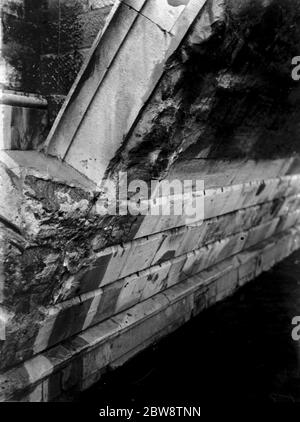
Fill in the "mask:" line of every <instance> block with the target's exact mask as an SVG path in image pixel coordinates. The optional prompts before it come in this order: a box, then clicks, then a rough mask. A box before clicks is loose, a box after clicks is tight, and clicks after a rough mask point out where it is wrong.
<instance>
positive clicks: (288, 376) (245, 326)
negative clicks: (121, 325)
mask: <svg viewBox="0 0 300 422" xmlns="http://www.w3.org/2000/svg"><path fill="white" fill-rule="evenodd" d="M297 315H300V251H298V252H296V253H294V254H293V255H292V256H291V257H289V258H288V259H286V260H285V261H283V262H282V263H280V264H279V265H277V266H276V267H275V268H274V269H273V270H271V271H269V272H268V273H265V274H263V275H262V276H260V277H259V278H258V279H257V280H255V281H253V282H252V283H250V284H248V285H247V286H245V287H244V288H242V289H241V290H240V291H239V292H237V293H236V294H235V295H234V296H233V297H231V298H229V299H227V300H226V301H224V302H223V303H221V304H218V305H216V306H214V307H213V308H211V309H210V310H208V311H206V312H204V313H203V314H202V315H200V316H199V317H197V318H195V319H194V320H193V321H191V322H190V323H188V324H186V325H185V326H184V327H182V328H181V329H179V330H178V331H176V332H175V333H174V334H172V335H170V336H169V337H168V338H167V339H164V340H162V341H161V342H160V343H159V344H157V345H156V346H155V347H152V348H151V349H150V350H147V351H146V352H143V353H142V354H140V355H139V356H137V357H136V358H134V359H133V360H131V361H130V362H129V363H127V364H126V365H125V366H124V367H122V368H121V369H119V370H117V371H115V372H112V373H109V374H108V375H106V376H104V377H103V381H101V382H99V383H98V384H97V385H96V386H94V387H93V388H92V389H90V390H88V391H87V392H85V393H83V394H82V395H81V396H80V397H79V398H78V401H79V402H95V401H97V402H101V403H107V402H110V401H111V400H112V398H114V399H116V400H117V399H118V398H119V399H122V400H126V401H129V402H136V401H139V400H141V401H143V402H144V403H145V401H148V402H149V403H151V400H153V399H158V400H160V399H163V400H168V399H171V400H181V402H182V401H183V400H185V399H187V400H192V399H194V400H197V402H200V403H204V404H205V403H208V402H211V401H214V402H215V403H218V401H219V400H220V401H221V400H222V401H224V400H230V401H232V400H234V401H237V402H238V401H251V402H257V403H258V402H259V403H260V402H262V403H266V404H268V403H294V402H297V403H300V364H299V363H300V360H299V359H300V341H299V342H296V341H294V340H293V339H292V337H291V332H292V329H293V326H292V324H291V321H292V319H293V317H294V316H297Z"/></svg>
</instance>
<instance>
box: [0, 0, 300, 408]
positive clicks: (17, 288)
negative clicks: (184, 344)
mask: <svg viewBox="0 0 300 422" xmlns="http://www.w3.org/2000/svg"><path fill="white" fill-rule="evenodd" d="M1 4H2V9H1V18H2V63H1V78H2V80H1V83H2V87H3V89H2V96H1V100H0V102H1V104H0V107H1V124H2V127H1V134H2V136H1V139H0V193H1V202H0V257H1V261H0V400H2V401H56V400H63V399H64V397H67V396H70V395H72V394H73V393H75V392H78V391H83V390H86V389H87V388H89V387H90V386H92V385H93V384H94V383H95V382H97V381H98V380H99V379H100V378H101V376H102V375H103V374H104V373H105V372H106V371H107V370H108V369H112V368H117V367H119V366H121V365H122V364H123V363H124V362H126V361H128V360H129V359H130V358H131V357H133V356H134V355H136V354H137V353H138V352H140V351H141V350H143V349H145V348H147V347H148V346H150V345H151V344H153V343H154V342H156V341H157V340H159V339H160V338H162V337H164V336H166V335H168V334H169V333H171V332H173V331H174V330H176V329H177V328H178V327H180V326H181V325H183V324H184V323H185V322H187V321H188V320H189V319H191V318H192V317H193V316H195V315H197V314H199V313H200V312H202V311H203V310H204V309H206V308H208V307H210V306H212V305H214V304H215V303H217V302H219V301H221V300H222V299H224V298H226V297H227V296H229V295H231V294H232V293H233V292H235V291H236V290H237V289H238V288H239V287H241V286H243V285H244V284H246V283H248V282H250V281H251V280H253V279H254V278H256V277H257V276H258V275H259V274H261V273H262V272H264V271H266V270H269V269H270V268H271V267H272V266H273V265H274V264H275V263H277V262H279V261H281V260H282V259H283V258H285V257H287V256H288V255H290V254H291V253H292V252H293V251H295V250H297V249H299V248H300V209H299V205H300V165H299V152H300V143H299V136H300V126H299V122H300V82H298V81H297V80H296V79H297V78H295V77H293V74H295V72H293V71H294V70H295V69H294V68H293V63H295V61H294V58H296V57H297V56H299V55H300V27H299V25H298V22H299V19H300V1H299V0H268V1H266V0H255V1H253V0H122V1H120V0H114V1H113V0H73V1H69V0H60V1H58V0H43V1H35V0H29V1H26V0H3V1H2V3H1ZM299 61H300V60H299ZM299 79H300V78H299ZM125 182H126V183H125ZM124 186H125V187H126V189H125V190H124V189H123V188H124ZM153 186H156V187H157V186H164V188H166V187H168V188H169V190H168V189H165V190H164V189H151V188H152V187H153ZM184 186H189V190H188V195H186V191H184V190H180V189H183V187H184ZM112 187H113V188H112ZM127 187H128V189H127ZM114 188H115V189H114ZM177 189H179V195H178V190H177ZM124 192H125V193H124ZM121 193H122V195H121ZM178 201H179V203H180V212H172V210H174V209H175V208H176V206H175V205H176V204H177V205H178ZM165 203H168V204H171V207H170V212H166V213H161V212H160V211H161V207H160V204H165ZM124 204H125V205H124ZM128 204H134V207H133V208H134V210H133V211H135V212H129V211H128V209H127V205H128ZM151 204H152V205H153V204H154V206H153V207H152V208H151ZM124 206H125V208H124ZM124 209H125V211H124ZM189 209H192V211H193V212H194V214H195V215H192V216H191V215H189V214H188V210H189ZM145 210H146V212H145ZM149 210H150V211H149ZM188 217H189V218H188Z"/></svg>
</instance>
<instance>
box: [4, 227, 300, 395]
mask: <svg viewBox="0 0 300 422" xmlns="http://www.w3.org/2000/svg"><path fill="white" fill-rule="evenodd" d="M278 241H279V242H280V243H281V246H282V248H281V249H280V250H279V249H278V248H277V246H276V243H277V242H278ZM299 247H300V232H299V226H298V229H296V228H294V229H291V230H289V231H287V232H285V233H282V234H279V235H277V236H275V237H274V238H273V240H272V239H271V241H270V239H268V240H267V241H266V242H262V243H260V244H259V245H256V246H255V248H254V249H250V250H248V251H245V252H242V253H240V254H238V255H236V256H235V257H234V258H233V259H229V260H227V261H224V262H223V263H222V264H220V265H219V266H216V267H215V268H213V269H212V270H211V271H208V270H206V271H203V272H201V273H200V274H198V275H197V276H193V277H190V278H189V279H188V280H186V281H185V282H183V283H180V284H179V285H177V286H175V287H172V288H170V289H167V290H166V291H165V292H164V293H160V294H158V295H156V296H154V297H153V298H151V299H148V300H147V301H146V302H144V303H142V304H138V305H136V306H134V307H133V308H131V310H130V311H129V310H128V311H124V312H123V313H121V314H119V315H118V316H117V317H114V318H112V319H109V320H107V321H104V322H102V323H100V324H99V325H97V326H95V327H92V328H90V329H88V330H86V331H85V332H84V333H82V334H81V335H79V336H77V337H74V338H73V339H71V340H68V341H66V342H63V343H62V344H61V345H59V346H57V347H55V348H53V349H50V350H49V351H46V352H44V353H43V354H41V355H38V356H36V357H34V358H33V359H31V360H30V361H28V362H26V363H24V364H23V365H21V366H19V367H16V368H13V369H11V370H10V371H8V372H6V373H4V374H2V375H1V378H0V379H1V381H0V385H1V387H2V389H0V397H1V400H2V401H3V400H6V401H9V400H14V399H16V397H17V398H18V401H20V400H24V401H30V400H31V399H32V397H34V399H36V397H40V400H41V401H43V400H44V401H47V400H48V399H49V397H51V399H52V400H55V399H58V398H59V396H61V395H62V394H63V393H64V389H65V388H67V386H68V383H69V385H71V386H72V389H73V391H74V389H75V390H80V389H82V388H87V387H89V386H90V385H91V382H93V380H96V379H99V375H98V376H97V374H99V373H102V372H103V371H104V370H105V369H107V368H108V367H109V366H110V365H111V366H112V367H115V366H118V365H119V364H122V363H123V362H124V360H126V359H128V358H129V357H130V356H133V355H134V354H135V353H137V352H138V351H140V350H142V349H143V348H144V347H146V346H147V345H149V338H151V339H152V341H153V340H154V339H155V340H157V339H158V338H160V337H162V336H164V335H166V334H167V333H168V332H170V331H172V330H174V329H175V328H176V327H177V326H179V325H181V324H183V323H184V321H187V320H188V319H189V318H190V317H191V315H196V314H198V313H199V312H201V311H202V310H203V309H205V308H206V307H208V306H211V305H212V304H213V303H216V302H217V301H219V300H221V299H223V298H224V297H226V296H228V295H229V294H231V293H232V292H233V291H234V290H235V289H236V288H237V287H238V286H239V285H242V284H244V283H245V282H246V281H249V280H250V279H251V278H252V277H253V276H254V275H255V276H256V275H258V274H259V273H260V272H262V271H264V270H266V269H267V267H268V266H265V265H264V262H265V260H266V261H268V262H270V259H271V261H273V262H278V261H279V260H280V259H282V258H283V257H284V256H287V255H289V254H290V253H291V252H292V251H294V250H296V249H297V248H299ZM236 269H237V270H238V271H236ZM230 274H231V275H232V277H231V276H230ZM126 333H128V335H127V334H126ZM148 334H150V335H148ZM122 338H124V339H126V338H127V340H126V341H124V342H122ZM122 357H123V359H122ZM59 379H60V381H59ZM52 383H53V386H54V385H55V388H54V387H52ZM41 384H42V387H39V385H41ZM39 388H41V389H42V393H43V394H41V395H39V393H38V392H39ZM51 390H52V392H54V391H55V393H52V396H49V395H47V394H46V392H49V391H51ZM33 393H35V394H34V395H33Z"/></svg>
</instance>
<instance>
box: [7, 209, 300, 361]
mask: <svg viewBox="0 0 300 422" xmlns="http://www.w3.org/2000/svg"><path fill="white" fill-rule="evenodd" d="M299 220H300V213H299V211H296V212H294V213H293V214H291V215H288V216H284V217H281V218H280V217H277V218H273V219H272V220H271V221H269V222H266V223H263V224H261V225H259V226H257V227H252V228H251V229H250V230H249V231H248V232H244V233H238V234H237V235H233V236H231V237H229V238H224V239H222V240H221V241H218V242H216V243H211V244H209V245H208V246H205V247H202V248H200V249H198V250H195V251H194V252H191V253H187V254H185V255H182V256H179V257H178V258H175V259H171V260H168V261H166V262H164V263H162V264H160V265H156V266H154V267H151V268H150V269H146V270H144V271H141V272H139V273H137V274H134V275H132V276H129V277H126V278H124V279H121V280H118V281H115V282H111V283H110V284H108V285H106V286H102V288H101V289H98V290H96V291H94V292H90V293H87V294H83V295H81V296H80V297H76V298H74V299H71V300H69V301H66V302H63V303H61V304H58V305H56V306H55V307H52V308H49V309H47V310H46V313H45V315H44V316H43V317H42V318H41V320H40V322H39V323H38V325H37V324H36V323H33V324H35V325H36V328H35V330H33V331H31V335H33V337H32V338H31V337H30V335H29V336H28V334H27V338H26V337H24V338H23V345H22V344H19V345H18V348H19V355H22V353H23V355H24V356H29V355H28V353H31V354H35V353H38V352H41V351H43V350H45V349H47V348H49V347H51V346H53V345H55V344H57V343H59V342H61V341H62V340H64V339H67V338H68V337H70V336H72V335H74V334H76V333H78V332H80V331H82V330H85V329H86V328H88V327H89V326H92V325H95V324H97V323H99V322H100V321H103V320H105V319H107V318H109V317H111V316H113V315H116V314H118V313H120V312H121V311H123V310H124V309H128V308H130V307H132V306H134V305H136V304H137V303H142V302H144V301H145V300H147V299H149V298H150V297H152V296H154V295H156V294H158V293H160V292H163V291H164V290H166V289H168V288H170V287H173V286H174V285H175V284H178V283H180V282H182V281H184V280H186V279H188V278H189V277H192V276H194V275H195V274H198V273H200V272H203V271H204V270H205V269H207V268H210V270H208V273H209V272H211V271H212V272H214V271H216V270H217V269H218V268H219V266H218V264H219V263H220V262H221V261H223V260H225V259H228V257H230V256H234V255H237V254H239V253H240V252H241V251H242V250H243V249H245V248H250V247H252V246H254V245H256V244H259V243H260V242H262V241H263V240H264V239H268V238H270V237H271V236H273V235H274V234H275V233H280V230H288V229H289V228H290V227H292V226H294V225H296V224H297V223H298V222H299ZM282 223H283V224H282ZM227 283H228V281H226V280H224V286H225V287H223V288H220V297H221V296H222V295H223V294H225V293H224V292H223V291H225V292H226V285H227ZM29 320H30V319H29ZM27 323H28V322H27ZM31 324H32V323H31ZM17 329H18V330H20V327H18V328H17ZM22 329H24V327H23V328H22ZM25 331H26V330H25ZM8 332H9V326H8ZM14 335H16V333H14V332H9V334H8V337H7V343H8V344H9V343H10V342H11V341H13V338H14ZM4 353H5V350H4Z"/></svg>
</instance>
